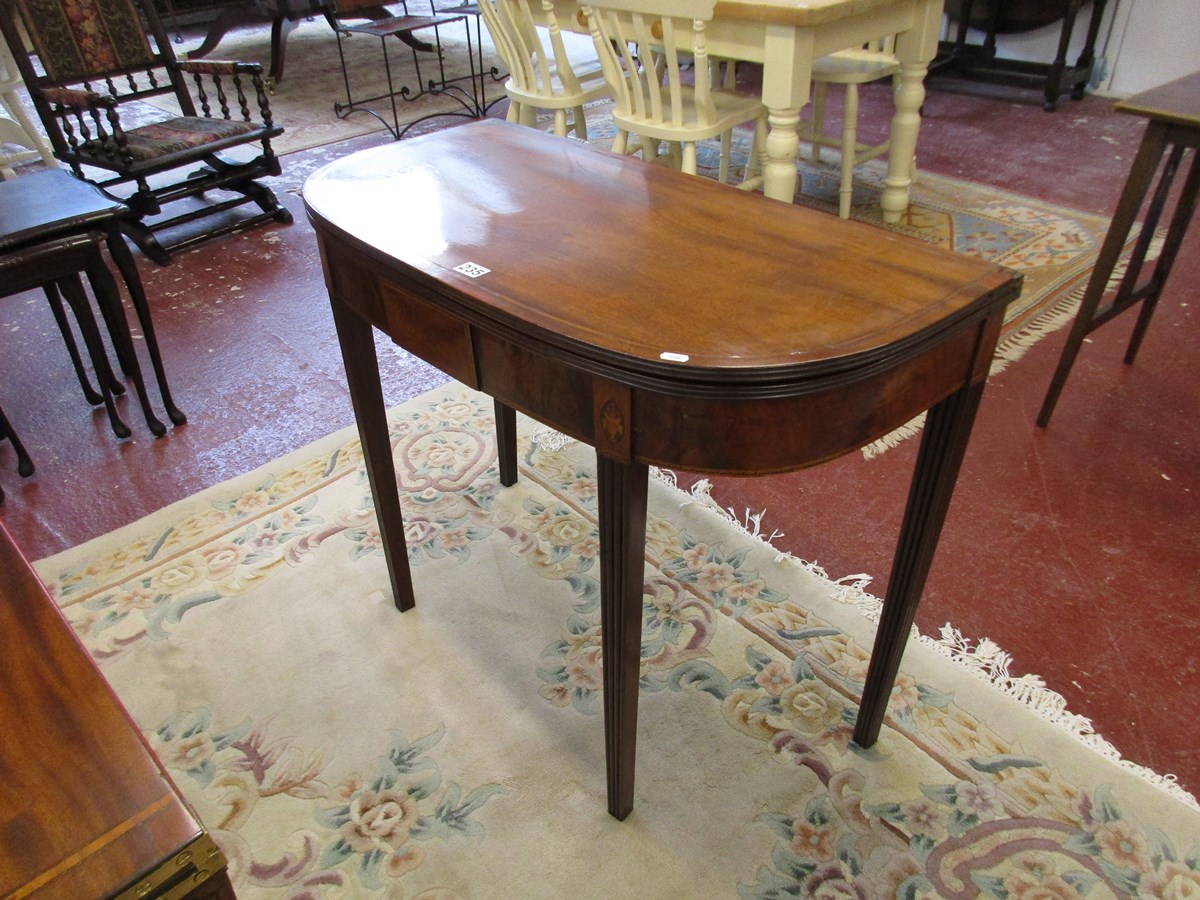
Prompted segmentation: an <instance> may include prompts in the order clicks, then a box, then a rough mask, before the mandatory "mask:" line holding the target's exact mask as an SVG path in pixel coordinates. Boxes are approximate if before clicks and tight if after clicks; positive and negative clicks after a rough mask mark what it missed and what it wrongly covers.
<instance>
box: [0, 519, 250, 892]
mask: <svg viewBox="0 0 1200 900" xmlns="http://www.w3.org/2000/svg"><path fill="white" fill-rule="evenodd" d="M0 572H3V573H4V574H3V577H2V578H0V633H2V634H3V635H4V651H3V654H0V669H2V670H3V681H4V688H3V690H0V896H3V897H14V898H15V897H34V898H47V900H49V898H63V900H80V898H89V900H91V898H101V897H109V896H113V895H116V894H117V893H119V892H120V891H123V890H136V891H137V896H139V897H146V898H153V897H158V896H162V895H164V894H165V893H166V892H167V891H169V890H173V891H174V893H173V894H172V896H176V897H183V896H184V895H186V894H189V893H190V891H191V890H192V889H194V890H195V892H196V893H195V894H192V896H217V895H220V892H221V890H223V889H224V888H225V887H226V886H227V885H228V881H227V880H226V878H225V875H224V867H225V860H224V858H223V857H222V856H221V854H220V852H219V851H218V850H217V849H216V846H215V845H214V844H213V843H212V841H211V839H210V838H209V837H208V835H207V833H206V832H205V831H204V828H203V827H202V826H201V825H200V823H199V822H198V821H197V820H196V818H195V816H194V815H193V814H192V811H191V810H190V809H189V808H188V807H187V806H186V804H184V802H183V801H182V799H180V797H179V795H178V793H177V792H176V790H175V786H174V784H172V782H171V780H170V779H169V778H168V777H167V775H166V773H165V772H164V771H163V769H162V767H161V766H160V764H159V762H158V760H157V759H155V758H154V755H153V754H152V753H151V752H150V749H149V747H147V746H146V742H145V741H144V740H143V738H142V735H141V732H139V731H138V729H137V726H136V725H135V724H134V723H133V721H132V720H131V719H130V718H129V714H128V713H127V712H126V711H125V708H124V707H123V706H122V705H121V703H120V701H119V700H118V699H117V697H116V695H115V694H114V693H113V692H112V689H111V688H110V687H109V686H108V684H107V683H106V682H105V681H104V679H103V677H101V675H100V672H99V671H98V670H97V669H96V665H95V663H93V662H92V659H91V657H90V656H88V653H87V651H86V650H85V649H84V648H83V645H82V644H80V642H79V640H78V639H77V638H76V637H75V634H74V632H72V630H71V626H70V625H68V624H67V621H66V620H65V619H64V618H63V616H62V614H61V613H60V612H59V610H58V608H57V607H56V606H55V605H54V602H53V600H52V599H51V598H50V595H49V594H48V593H47V592H46V589H45V587H44V586H43V585H42V583H41V582H40V581H39V580H38V577H37V576H36V575H35V574H34V572H33V569H32V568H30V566H29V563H28V562H26V560H25V559H24V558H23V557H22V556H21V554H20V552H19V551H18V550H17V548H16V545H15V544H13V542H12V538H11V537H10V536H9V534H8V532H7V531H5V530H4V528H3V527H2V526H0ZM227 896H232V894H231V893H230V894H228V895H227Z"/></svg>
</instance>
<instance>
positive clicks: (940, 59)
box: [929, 0, 1106, 112]
mask: <svg viewBox="0 0 1200 900" xmlns="http://www.w3.org/2000/svg"><path fill="white" fill-rule="evenodd" d="M1010 5H1011V4H1010V3H1009V2H1008V0H987V2H986V3H984V4H983V9H985V10H986V16H985V21H986V24H985V26H984V29H983V31H984V37H983V43H982V44H972V43H969V42H968V41H967V30H968V28H969V27H970V24H971V23H972V22H973V21H976V19H975V17H973V16H972V10H973V8H974V7H975V4H974V0H962V2H961V3H960V4H959V9H958V15H957V17H958V28H957V32H956V36H955V39H954V40H952V41H942V42H941V43H940V44H939V46H938V56H937V58H936V59H935V60H934V61H933V63H932V64H931V65H930V67H929V75H930V77H931V78H932V77H933V76H935V75H939V74H943V73H945V74H950V75H954V76H957V77H959V78H965V79H969V80H973V81H985V82H991V83H994V84H1003V85H1010V86H1015V87H1031V86H1033V87H1036V86H1038V85H1041V87H1042V92H1043V96H1044V97H1045V100H1044V101H1043V107H1044V108H1045V110H1046V111H1047V112H1053V111H1054V109H1055V108H1056V107H1057V106H1058V98H1059V97H1060V96H1062V94H1063V93H1064V92H1069V93H1070V95H1071V98H1072V99H1074V100H1081V99H1083V94H1084V90H1085V88H1086V87H1087V83H1088V80H1089V79H1090V78H1091V77H1092V68H1093V66H1094V65H1095V63H1096V39H1097V38H1098V37H1099V35H1100V23H1101V22H1102V21H1103V19H1104V7H1105V5H1106V0H1093V2H1092V15H1091V18H1090V19H1089V20H1088V26H1087V33H1086V37H1085V38H1084V42H1083V49H1082V50H1081V51H1080V53H1079V57H1078V59H1076V60H1075V63H1074V64H1073V65H1072V64H1070V63H1068V62H1067V51H1068V50H1069V49H1070V46H1071V36H1072V35H1073V34H1074V32H1075V20H1076V19H1077V18H1078V17H1079V13H1080V11H1081V10H1082V8H1083V7H1084V5H1085V3H1084V0H1061V2H1060V3H1059V4H1058V5H1059V6H1060V7H1061V8H1062V11H1063V14H1062V26H1061V28H1060V30H1059V35H1058V50H1057V52H1056V53H1055V55H1054V60H1053V61H1052V62H1048V63H1047V62H1038V61H1035V60H1025V59H1007V58H1004V57H1000V56H997V55H996V34H997V30H998V29H997V24H998V22H999V21H1000V19H1001V16H1002V15H1003V14H1004V13H1005V12H1006V11H1007V10H1006V7H1008V6H1010Z"/></svg>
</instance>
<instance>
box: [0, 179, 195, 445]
mask: <svg viewBox="0 0 1200 900" xmlns="http://www.w3.org/2000/svg"><path fill="white" fill-rule="evenodd" d="M131 217H132V214H131V213H130V211H129V208H128V207H127V206H125V204H123V203H121V202H119V201H117V200H114V199H112V198H111V197H109V196H108V195H106V194H105V193H104V192H103V191H101V190H100V189H99V188H98V187H96V186H95V185H94V184H90V183H88V182H86V181H82V180H81V179H79V178H76V177H75V176H73V175H71V174H70V173H69V172H67V171H66V170H65V169H47V170H45V171H42V172H33V173H30V174H29V175H22V176H21V177H20V178H13V179H11V180H10V181H0V253H12V252H16V251H21V250H24V249H27V248H29V247H31V246H34V245H36V244H38V243H40V242H43V241H47V240H56V239H59V238H63V237H71V236H73V235H78V234H86V233H88V232H90V231H94V230H98V231H103V232H104V235H105V242H106V246H107V247H108V252H109V255H110V256H111V257H112V260H113V262H115V263H116V264H117V270H118V271H119V272H120V273H121V277H122V279H123V280H124V282H125V288H126V290H127V291H128V292H129V298H130V300H131V301H132V303H133V308H134V312H135V313H137V317H138V324H139V325H140V326H141V329H142V335H143V337H144V338H145V342H146V352H147V353H148V354H149V356H150V364H151V366H152V367H153V369H154V377H155V379H156V380H157V382H158V390H159V394H160V395H161V397H162V401H163V406H164V407H165V409H166V411H167V417H168V418H169V419H170V420H171V422H172V423H173V424H175V425H182V424H183V423H185V422H186V421H187V416H186V415H184V413H183V411H182V410H180V409H179V408H178V407H177V406H176V405H175V400H174V398H173V397H172V396H171V388H170V385H169V384H168V383H167V373H166V370H165V368H164V367H163V361H162V354H161V353H160V352H159V347H158V338H157V337H156V335H155V332H154V320H153V318H152V317H151V314H150V301H149V300H148V299H147V297H146V291H145V289H144V288H143V287H142V278H141V276H140V275H139V274H138V269H137V263H136V262H135V260H134V258H133V253H132V252H130V250H129V245H128V244H126V243H125V238H124V236H123V234H122V231H121V228H122V225H123V224H124V223H125V222H126V221H128V220H130V218H131ZM118 305H119V304H118ZM102 312H104V313H105V321H106V323H107V325H108V328H109V332H110V334H113V335H114V337H113V341H114V345H115V346H116V347H117V352H118V354H119V355H121V356H122V357H123V358H122V359H121V363H122V368H124V369H126V370H127V374H128V375H129V376H130V378H132V379H133V381H134V387H135V389H136V391H137V394H138V402H139V403H140V404H141V407H142V412H143V414H144V415H145V417H146V424H147V425H148V426H149V428H150V431H151V432H152V433H153V434H154V435H155V436H160V435H163V434H165V433H166V431H167V429H166V426H165V425H163V424H162V422H160V421H159V420H158V418H157V417H156V416H155V415H154V413H153V411H152V410H151V408H150V400H149V397H148V396H147V394H146V390H145V387H144V384H143V382H142V376H141V366H140V365H139V364H138V361H137V354H136V353H135V352H134V350H133V345H132V343H131V342H130V341H129V340H128V337H127V336H128V332H129V325H128V323H127V322H126V321H125V313H124V310H123V309H112V308H109V309H107V310H104V309H102ZM114 329H115V330H116V331H115V333H114ZM121 331H124V335H122V334H121V333H120V332H121ZM125 345H128V349H127V352H126V349H125Z"/></svg>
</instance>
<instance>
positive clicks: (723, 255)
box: [304, 121, 1020, 819]
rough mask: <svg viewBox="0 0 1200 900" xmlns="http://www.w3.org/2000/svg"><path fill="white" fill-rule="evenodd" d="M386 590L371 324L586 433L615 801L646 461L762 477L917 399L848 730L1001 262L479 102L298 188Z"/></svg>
mask: <svg viewBox="0 0 1200 900" xmlns="http://www.w3.org/2000/svg"><path fill="white" fill-rule="evenodd" d="M304 195H305V203H306V206H307V208H308V215H309V218H310V220H311V221H312V223H313V226H314V227H315V229H316V232H317V237H318V241H319V244H320V249H321V257H322V262H323V265H324V268H325V278H326V283H327V285H328V288H329V296H330V302H331V305H332V308H333V317H334V321H335V323H336V327H337V333H338V339H339V341H340V343H341V348H342V354H343V358H344V362H345V366H346V375H347V379H348V382H349V386H350V395H351V398H352V401H353V405H354V411H355V416H356V418H357V420H358V428H359V434H360V436H361V438H362V446H363V456H364V459H365V461H366V467H367V473H368V476H369V479H370V484H371V490H372V492H373V493H374V497H375V504H376V512H377V515H378V518H379V526H380V531H381V536H382V538H383V542H384V547H385V553H386V556H387V564H388V571H389V574H390V578H391V585H392V590H393V592H394V595H395V599H396V605H397V606H398V607H399V608H400V609H401V610H404V609H408V608H410V607H412V606H413V604H414V595H413V587H412V581H411V577H410V574H409V566H408V556H407V551H406V547H405V543H404V525H403V520H402V517H401V512H400V501H399V495H398V490H397V486H396V477H395V471H394V466H393V463H392V457H391V446H390V443H389V438H388V427H387V422H386V420H385V411H384V399H383V393H382V389H381V386H380V380H379V370H378V362H377V358H376V355H375V345H374V340H373V333H372V326H374V327H376V328H379V329H381V330H382V331H383V332H385V333H386V334H388V335H389V336H391V338H392V339H393V340H394V341H395V342H396V343H397V344H399V345H400V346H401V347H404V348H405V349H407V350H409V351H411V352H412V353H414V354H416V355H417V356H420V357H422V358H423V359H425V360H427V361H428V362H430V363H432V364H433V365H435V366H437V367H438V368H440V369H442V370H443V371H445V372H446V373H447V374H449V375H452V376H453V377H455V378H457V379H458V380H459V381H461V382H463V383H465V384H467V385H469V386H470V387H472V388H476V389H478V390H481V391H485V392H486V393H488V394H490V395H491V396H492V397H493V398H494V399H495V402H496V411H497V416H496V418H497V429H498V442H499V447H500V478H501V481H502V482H503V483H504V484H506V485H511V484H513V483H514V482H515V481H516V478H517V461H516V439H515V412H514V410H520V411H521V412H524V413H526V414H528V415H529V416H532V417H533V418H535V419H538V420H540V421H542V422H544V423H546V424H548V425H551V426H553V427H554V428H556V429H558V430H559V431H561V432H562V433H564V434H566V435H568V436H570V437H572V438H576V439H578V440H581V441H586V442H587V443H588V444H591V445H593V446H594V447H595V448H596V454H597V479H598V483H599V512H598V515H599V527H600V562H601V565H600V584H601V630H602V633H603V643H604V664H603V670H604V726H605V735H606V749H607V759H608V807H609V812H610V813H612V814H613V815H614V816H616V817H617V818H619V819H623V818H624V817H625V816H626V815H628V813H629V811H630V809H631V808H632V806H633V776H634V750H635V739H636V732H637V702H638V667H639V658H640V648H641V644H640V642H641V631H642V583H643V577H644V572H643V567H644V560H645V541H646V534H645V529H646V489H647V483H646V482H647V475H648V469H647V467H648V466H650V465H657V466H666V467H674V468H679V469H683V470H686V471H689V472H709V473H731V474H739V475H761V474H768V473H771V472H784V471H789V470H794V469H799V468H802V467H805V466H810V465H813V464H815V463H819V462H822V461H824V460H828V459H831V458H833V457H835V456H838V455H840V454H842V453H845V452H847V451H850V450H854V449H856V448H859V447H861V446H863V445H865V444H867V443H869V442H870V441H872V440H874V439H876V438H878V437H880V436H882V435H884V434H886V433H887V432H889V431H891V430H892V429H894V428H896V427H897V426H899V425H901V424H903V423H905V422H907V421H909V420H910V419H911V418H913V417H914V416H915V415H917V414H918V413H920V412H922V411H924V410H929V415H928V418H927V420H926V424H925V428H924V433H923V436H922V440H921V446H920V451H919V454H918V458H917V462H916V469H915V474H914V476H913V482H912V488H911V492H910V494H909V499H908V504H907V509H906V511H905V515H904V520H903V524H902V526H901V531H900V538H899V545H898V547H897V550H896V556H895V561H894V564H893V568H892V573H891V578H890V580H889V583H888V589H887V595H886V597H885V602H884V608H883V614H882V619H881V621H880V624H879V630H878V635H877V637H876V640H875V648H874V653H873V656H872V659H871V664H870V668H869V670H868V673H867V678H866V684H865V688H864V691H863V697H862V701H861V706H860V711H859V714H858V719H857V722H856V726H855V732H854V738H855V741H856V742H857V743H859V744H860V745H862V746H864V747H866V746H870V745H871V744H873V743H874V742H875V740H876V738H877V737H878V735H879V729H880V727H881V725H882V723H883V719H884V714H885V711H886V706H887V700H888V696H889V694H890V692H891V686H892V682H893V680H894V678H895V676H896V672H897V669H898V667H899V664H900V656H901V654H902V653H903V650H904V645H905V641H906V639H907V637H908V633H909V630H910V628H911V626H912V621H913V617H914V615H915V613H916V607H917V603H918V601H919V599H920V595H921V590H922V588H923V586H924V582H925V577H926V574H927V573H928V571H929V566H930V562H931V560H932V557H933V554H934V550H935V548H936V546H937V541H938V535H939V533H940V531H941V527H942V523H943V521H944V519H945V514H946V509H947V507H948V505H949V502H950V495H951V493H952V491H953V488H954V482H955V479H956V477H957V474H958V469H959V464H960V462H961V460H962V457H963V452H964V450H965V449H966V445H967V439H968V437H969V435H970V430H971V424H972V422H973V420H974V417H975V411H976V409H977V407H978V404H979V399H980V396H981V394H982V391H983V386H984V381H985V379H986V377H987V372H988V365H989V362H990V360H991V357H992V352H993V350H994V347H995V344H996V339H997V337H998V335H999V332H1000V325H1001V321H1002V316H1003V312H1004V307H1005V305H1006V304H1007V303H1008V302H1009V301H1011V300H1012V299H1013V298H1014V297H1016V296H1017V294H1018V292H1019V289H1020V279H1019V277H1018V276H1015V275H1013V274H1012V273H1011V272H1009V271H1007V270H1005V269H1002V268H1000V267H998V266H995V265H991V264H988V263H983V262H980V261H978V260H975V259H971V258H969V257H966V256H960V255H957V254H953V253H949V252H945V251H942V250H938V249H936V248H933V247H930V246H927V245H925V244H923V243H921V242H919V241H916V240H913V239H910V238H906V237H902V236H898V235H895V234H891V233H888V232H885V231H883V230H880V229H877V228H872V227H870V226H866V225H862V224H860V223H855V222H847V221H843V220H841V219H838V218H837V217H836V216H832V215H829V214H824V213H819V212H815V211H812V210H807V209H804V208H801V207H796V206H785V205H783V204H779V203H770V202H768V201H765V200H764V199H763V198H762V197H760V196H753V195H749V194H745V193H743V192H740V191H736V190H733V189H731V188H727V187H724V186H722V185H719V184H717V183H716V182H713V181H710V180H706V179H704V178H699V177H695V176H685V175H681V174H679V173H676V172H672V171H670V170H668V169H665V168H663V167H660V166H651V165H646V164H645V163H643V162H641V161H638V160H635V159H628V158H622V157H618V156H614V155H612V154H609V153H605V152H603V151H600V150H595V149H593V148H590V147H588V146H586V145H584V144H581V143H578V142H574V141H570V140H566V139H563V138H558V137H553V136H550V135H545V134H542V133H540V132H537V131H535V130H533V129H530V128H522V127H519V126H516V125H510V124H508V123H504V122H496V121H484V122H480V123H476V124H471V125H466V126H463V127H459V128H454V129H451V130H448V131H443V132H439V133H436V134H432V135H428V136H424V137H419V138H416V139H414V140H409V141H403V142H401V143H398V144H392V145H390V146H386V147H379V148H375V149H371V150H365V151H362V152H359V153H355V154H352V155H350V156H347V157H345V158H344V159H341V160H339V161H337V162H335V163H332V164H331V165H329V166H327V167H326V168H324V169H322V170H321V171H320V172H318V173H317V174H315V175H313V176H312V177H311V178H310V179H309V180H308V182H307V184H306V185H305V189H304Z"/></svg>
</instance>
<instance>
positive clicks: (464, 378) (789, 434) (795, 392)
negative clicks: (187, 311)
mask: <svg viewBox="0 0 1200 900" xmlns="http://www.w3.org/2000/svg"><path fill="white" fill-rule="evenodd" d="M325 240H327V238H322V239H321V243H322V255H323V256H324V257H325V260H326V273H327V274H326V278H327V282H328V285H329V291H330V295H331V297H334V298H336V300H337V301H338V302H341V303H343V304H344V305H346V306H347V307H349V308H350V309H352V310H353V311H354V312H355V313H357V314H358V315H359V316H361V317H362V318H363V319H365V320H366V321H368V322H370V323H371V324H372V325H373V326H375V327H376V328H379V329H380V330H381V331H383V332H384V333H385V334H387V335H388V336H389V337H390V338H391V339H392V340H393V341H394V342H395V343H396V344H398V345H399V346H401V347H403V348H404V349H405V350H407V351H409V352H411V353H413V354H414V355H416V356H419V357H420V358H421V359H423V360H425V361H426V362H428V363H430V364H431V365H433V366H436V367H437V368H439V369H441V370H442V371H443V372H445V373H446V374H447V375H449V376H451V377H452V378H455V379H456V380H458V381H460V382H461V383H463V384H465V385H467V386H468V387H471V388H473V389H476V390H480V391H483V392H484V393H486V394H488V395H490V396H491V397H493V398H494V399H496V400H498V401H500V402H501V403H503V404H505V405H507V406H510V407H512V408H513V409H516V410H519V411H520V412H522V413H525V414H526V415H528V416H531V417H532V418H534V419H537V420H538V421H540V422H543V423H545V424H547V425H549V426H551V427H552V428H555V429H557V430H558V431H561V432H562V433H563V434H565V435H567V436H569V437H572V438H575V439H576V440H580V441H583V442H585V443H587V444H590V445H591V446H593V447H595V448H596V450H597V452H598V453H600V454H602V455H604V456H607V457H609V458H612V459H615V460H618V461H622V462H630V463H631V462H638V463H645V464H650V465H658V466H672V467H679V468H683V469H687V470H688V471H695V472H706V473H714V474H715V473H725V474H738V475H762V474H769V473H773V472H787V471H795V470H797V469H802V468H807V467H809V466H813V465H817V464H819V463H821V462H824V461H826V460H829V459H832V458H834V457H836V456H840V455H841V454H843V453H846V452H849V451H851V450H855V449H858V448H860V447H862V446H865V445H866V444H869V443H870V442H871V441H873V440H875V439H877V438H879V437H882V436H883V435H885V434H887V433H888V432H890V431H892V430H893V429H895V428H897V427H899V426H900V425H902V424H904V423H905V422H907V421H909V420H910V419H912V418H913V417H915V416H917V415H918V414H920V413H922V412H924V411H925V410H926V409H929V408H930V407H932V406H934V405H935V404H936V403H938V402H939V401H940V400H943V399H944V398H946V397H948V396H950V395H951V394H953V393H954V392H955V391H958V390H959V389H961V388H963V387H965V386H967V385H969V384H972V383H977V382H981V381H983V380H984V379H985V378H986V376H987V366H986V364H985V363H986V356H987V354H986V353H982V355H981V352H982V351H983V350H984V349H985V348H987V347H990V346H991V344H992V343H994V341H995V332H996V331H997V329H998V328H999V316H990V317H986V318H985V317H983V316H980V317H977V318H974V319H967V320H964V321H963V322H961V323H958V324H957V325H956V326H955V327H954V328H953V329H951V330H950V331H949V332H947V333H945V334H942V335H939V336H938V337H937V338H936V339H932V340H931V341H930V342H929V343H925V344H921V345H920V346H919V347H918V348H916V349H914V351H913V352H912V353H910V354H908V355H906V356H898V357H896V358H894V359H891V360H887V361H885V362H884V363H878V362H876V363H875V364H873V365H864V366H863V367H862V368H861V369H857V370H855V369H850V370H848V371H845V372H842V373H839V374H837V375H833V376H829V377H827V378H824V379H819V380H818V379H814V380H812V381H808V382H797V383H796V384H795V385H790V386H789V385H783V386H778V387H775V388H772V389H771V390H770V391H769V392H768V391H767V390H766V389H764V391H763V393H764V394H769V395H766V396H761V395H760V396H747V393H748V391H746V390H745V389H743V390H740V391H739V390H737V388H730V387H729V386H728V385H726V387H725V388H724V389H721V388H718V387H716V386H714V387H713V389H712V391H711V393H705V392H704V388H703V387H702V386H699V387H698V386H696V385H692V384H688V385H686V389H685V390H681V391H680V392H679V393H667V392H666V391H664V390H658V389H655V388H654V387H647V386H645V385H639V384H634V383H629V382H625V381H623V380H622V379H620V378H619V377H617V376H616V375H609V374H605V373H601V372H596V371H588V370H586V369H584V368H581V367H580V366H579V365H578V364H577V361H578V359H579V357H578V356H576V357H575V358H574V359H575V361H574V362H572V361H569V359H568V356H569V354H568V353H567V352H566V351H565V350H563V349H562V348H558V347H553V348H551V347H546V346H544V345H540V346H539V345H537V344H533V345H532V346H531V343H530V338H529V336H528V335H524V336H522V337H521V339H520V342H518V340H517V339H515V338H512V337H510V336H508V335H505V334H504V333H502V329H500V328H499V326H497V327H495V328H491V327H487V325H485V324H481V323H479V322H470V321H467V319H465V318H464V317H463V316H461V315H459V314H457V313H456V312H454V311H451V310H448V309H446V308H444V307H442V306H440V305H438V304H437V303H436V302H435V301H432V300H429V299H425V298H423V297H421V296H419V291H420V290H421V287H420V286H419V285H418V284H417V282H416V281H415V279H414V280H413V281H412V282H411V283H410V284H408V285H406V284H405V279H404V274H403V273H401V272H399V271H397V269H396V268H394V267H392V268H389V269H387V270H386V271H385V270H384V268H383V267H382V266H381V265H380V264H379V263H377V262H375V261H374V260H372V259H370V258H369V257H368V256H366V255H364V254H361V253H358V252H355V251H354V250H353V249H351V248H350V246H349V245H346V244H343V243H341V242H338V243H339V247H338V252H335V253H333V254H329V253H326V252H325ZM981 359H983V360H984V362H983V363H981V361H980V360H981Z"/></svg>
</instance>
